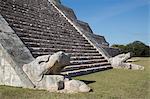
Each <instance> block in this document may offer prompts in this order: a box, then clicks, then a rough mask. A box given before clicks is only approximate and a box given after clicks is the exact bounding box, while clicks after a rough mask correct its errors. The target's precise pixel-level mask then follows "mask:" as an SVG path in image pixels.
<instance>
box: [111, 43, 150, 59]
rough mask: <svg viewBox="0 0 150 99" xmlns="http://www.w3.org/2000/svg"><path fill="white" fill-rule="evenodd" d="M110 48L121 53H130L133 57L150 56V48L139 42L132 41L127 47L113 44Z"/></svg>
mask: <svg viewBox="0 0 150 99" xmlns="http://www.w3.org/2000/svg"><path fill="white" fill-rule="evenodd" d="M112 47H115V48H119V49H120V50H121V51H122V53H127V52H131V53H132V54H133V56H150V47H149V46H147V45H146V44H144V43H143V42H141V41H134V42H132V43H129V44H127V45H118V44H114V45H112Z"/></svg>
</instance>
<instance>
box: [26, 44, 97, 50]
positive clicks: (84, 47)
mask: <svg viewBox="0 0 150 99" xmlns="http://www.w3.org/2000/svg"><path fill="white" fill-rule="evenodd" d="M24 43H25V45H26V46H28V47H48V48H65V49H67V48H68V49H86V50H95V48H93V47H92V46H80V45H71V44H69V45H68V44H64V43H63V44H55V43H52V42H51V43H42V42H38V43H37V42H24ZM70 45H71V46H70Z"/></svg>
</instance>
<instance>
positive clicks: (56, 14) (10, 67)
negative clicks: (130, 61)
mask: <svg viewBox="0 0 150 99" xmlns="http://www.w3.org/2000/svg"><path fill="white" fill-rule="evenodd" d="M114 50H116V49H112V48H109V44H108V43H107V42H106V40H105V38H104V37H103V36H98V35H95V34H94V33H93V31H92V30H91V28H90V27H89V25H88V23H85V22H82V21H79V20H78V19H77V17H76V16H75V14H74V12H73V10H72V9H70V8H68V7H65V6H63V5H62V4H61V3H60V1H59V0H58V1H57V2H56V0H0V75H1V76H0V85H10V86H18V87H26V88H39V85H40V84H41V85H40V86H42V85H43V84H48V85H49V84H51V83H49V81H53V80H46V79H47V78H48V79H56V80H54V81H56V82H54V84H56V85H57V86H56V87H58V85H59V84H60V85H61V84H62V83H61V82H60V81H63V82H65V81H66V80H65V78H64V77H72V76H78V75H83V74H88V73H93V72H97V71H100V70H104V69H109V68H111V64H110V63H109V61H108V59H109V58H110V57H111V56H112V55H111V53H112V52H115V51H114ZM59 51H62V52H64V53H65V54H67V55H69V56H70V64H65V65H63V66H62V65H58V67H59V66H60V67H61V66H62V68H60V69H59V73H61V75H64V76H60V74H59V77H58V76H56V75H54V74H55V73H54V74H53V73H52V72H51V71H50V72H46V74H45V73H42V75H41V76H42V77H44V79H45V81H44V79H43V81H44V82H42V83H37V82H34V80H33V79H32V78H31V76H32V75H30V74H32V73H31V72H33V71H34V69H35V70H36V69H37V71H38V68H32V67H31V68H32V70H33V71H30V72H27V71H26V70H25V69H23V67H24V66H25V64H26V65H27V64H28V65H29V64H30V63H32V62H34V61H35V60H36V59H37V58H38V57H42V56H44V57H46V56H45V55H48V56H49V57H51V56H52V55H54V53H57V52H59ZM116 53H117V52H116ZM116 53H113V56H114V55H115V54H116ZM33 67H34V66H33ZM54 67H55V66H54ZM29 68H30V67H28V68H26V69H28V70H29ZM42 68H43V67H42ZM56 69H58V68H56ZM61 69H62V70H61ZM44 70H45V69H44ZM47 70H48V71H49V70H52V71H53V70H55V69H49V68H48V69H47ZM60 70H61V71H60ZM38 72H43V71H41V70H39V71H38ZM51 73H52V74H53V75H52V74H51ZM33 74H35V73H33ZM34 76H36V75H34ZM57 77H58V79H57ZM59 79H61V80H59ZM46 81H47V82H46ZM72 83H73V84H75V85H76V86H78V87H77V89H76V90H75V91H76V92H87V91H89V88H88V87H87V86H86V85H85V84H84V83H83V82H80V81H70V80H69V82H68V83H66V84H72ZM38 84H39V85H38ZM64 84H65V83H64ZM82 85H83V86H82ZM51 87H53V86H51ZM56 87H55V88H54V89H57V88H56ZM81 87H82V89H81ZM40 88H43V89H47V88H45V87H40ZM69 88H70V89H71V88H72V87H71V86H70V87H68V89H69ZM83 88H85V89H86V90H85V89H83ZM58 89H59V88H58ZM60 89H61V88H60ZM66 90H67V89H66Z"/></svg>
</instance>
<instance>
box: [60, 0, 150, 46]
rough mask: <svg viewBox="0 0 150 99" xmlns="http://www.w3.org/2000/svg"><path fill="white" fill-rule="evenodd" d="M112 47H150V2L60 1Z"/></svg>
mask: <svg viewBox="0 0 150 99" xmlns="http://www.w3.org/2000/svg"><path fill="white" fill-rule="evenodd" d="M61 2H62V3H63V4H64V5H66V6H68V7H70V8H72V9H73V10H74V11H75V13H76V15H77V17H78V19H80V20H82V21H85V22H87V23H89V25H90V26H91V28H92V30H93V31H94V32H95V33H96V34H99V35H102V36H104V37H105V38H106V40H107V41H108V42H109V43H110V44H128V43H130V42H133V41H135V40H140V41H142V42H144V43H146V44H150V34H149V33H150V26H149V22H150V20H149V18H150V8H149V7H150V0H61Z"/></svg>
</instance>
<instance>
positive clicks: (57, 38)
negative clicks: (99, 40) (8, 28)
mask: <svg viewBox="0 0 150 99" xmlns="http://www.w3.org/2000/svg"><path fill="white" fill-rule="evenodd" d="M14 30H15V29H14ZM16 33H17V35H18V36H19V37H20V38H22V37H24V38H31V39H46V40H51V41H53V40H54V41H60V42H74V43H85V44H89V43H88V41H86V40H84V39H82V40H80V39H79V40H78V39H77V38H73V37H70V38H69V37H64V36H61V35H59V36H56V35H55V36H50V35H49V36H45V35H39V34H33V32H32V33H25V32H24V31H23V32H19V31H16Z"/></svg>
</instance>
